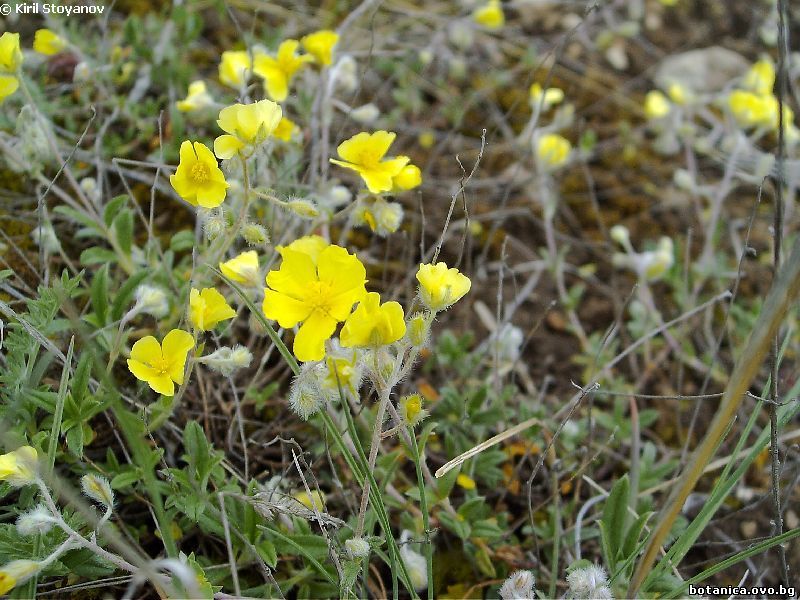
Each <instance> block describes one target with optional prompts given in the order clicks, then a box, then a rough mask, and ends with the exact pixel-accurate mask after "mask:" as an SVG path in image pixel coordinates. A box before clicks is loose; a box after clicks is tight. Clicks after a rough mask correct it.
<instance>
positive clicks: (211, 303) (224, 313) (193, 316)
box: [189, 288, 236, 331]
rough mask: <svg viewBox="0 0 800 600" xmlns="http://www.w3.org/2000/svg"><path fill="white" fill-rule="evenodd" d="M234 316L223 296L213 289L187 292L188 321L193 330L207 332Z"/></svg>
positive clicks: (234, 313)
mask: <svg viewBox="0 0 800 600" xmlns="http://www.w3.org/2000/svg"><path fill="white" fill-rule="evenodd" d="M235 316H236V311H235V310H233V308H231V306H230V305H229V304H228V303H227V302H226V300H225V296H223V295H222V294H220V293H219V292H218V291H217V290H215V289H214V288H205V289H203V290H196V289H195V288H192V291H191V292H189V321H191V323H192V325H193V326H194V328H195V329H198V330H200V331H209V330H211V329H214V327H216V326H217V324H219V323H221V322H222V321H227V320H228V319H232V318H233V317H235Z"/></svg>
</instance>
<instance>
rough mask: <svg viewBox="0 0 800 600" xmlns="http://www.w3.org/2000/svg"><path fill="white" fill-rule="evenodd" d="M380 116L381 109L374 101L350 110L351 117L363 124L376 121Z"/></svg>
mask: <svg viewBox="0 0 800 600" xmlns="http://www.w3.org/2000/svg"><path fill="white" fill-rule="evenodd" d="M380 116H381V111H380V110H379V109H378V107H377V106H375V105H374V104H373V103H372V102H370V103H369V104H365V105H363V106H359V107H358V108H354V109H353V110H351V111H350V118H351V119H353V120H354V121H355V122H356V123H361V124H363V125H369V124H371V123H374V122H375V121H376V120H377V119H378V117H380Z"/></svg>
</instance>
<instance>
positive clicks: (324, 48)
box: [300, 29, 339, 67]
mask: <svg viewBox="0 0 800 600" xmlns="http://www.w3.org/2000/svg"><path fill="white" fill-rule="evenodd" d="M300 41H301V42H302V43H303V48H305V51H306V52H308V53H309V54H310V55H311V56H313V57H314V60H316V61H317V62H318V63H319V64H321V65H323V66H326V67H327V66H328V65H329V64H331V62H332V61H333V47H334V46H335V45H336V42H338V41H339V34H338V33H336V32H335V31H330V30H329V29H322V30H320V31H315V32H314V33H309V34H308V35H307V36H305V37H304V38H303V39H302V40H300Z"/></svg>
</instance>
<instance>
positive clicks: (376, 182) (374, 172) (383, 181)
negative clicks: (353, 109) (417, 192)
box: [330, 131, 410, 194]
mask: <svg viewBox="0 0 800 600" xmlns="http://www.w3.org/2000/svg"><path fill="white" fill-rule="evenodd" d="M395 137H396V134H395V133H392V132H388V131H376V132H375V133H367V132H364V131H362V132H361V133H358V134H356V135H354V136H353V137H351V138H350V139H349V140H345V141H344V142H342V143H341V144H339V147H338V148H337V152H338V153H339V156H340V157H341V158H342V159H343V160H336V159H333V158H332V159H330V161H331V162H332V163H333V164H335V165H339V166H340V167H344V168H345V169H352V170H353V171H355V172H356V173H358V174H359V175H361V178H362V179H363V180H364V183H366V184H367V189H369V191H370V192H372V193H373V194H380V193H381V192H388V191H390V190H391V189H392V187H393V178H394V177H396V176H397V175H399V174H400V172H401V171H402V170H403V168H404V167H405V166H406V165H407V164H408V162H409V160H410V159H409V158H408V157H407V156H398V157H397V158H390V159H387V160H383V157H384V155H385V154H386V153H387V152H388V151H389V146H391V145H392V142H394V138H395Z"/></svg>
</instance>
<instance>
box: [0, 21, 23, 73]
mask: <svg viewBox="0 0 800 600" xmlns="http://www.w3.org/2000/svg"><path fill="white" fill-rule="evenodd" d="M20 65H22V50H20V48H19V34H18V33H11V32H10V31H6V32H5V33H4V34H3V35H0V73H16V72H17V71H18V70H19V67H20Z"/></svg>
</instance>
